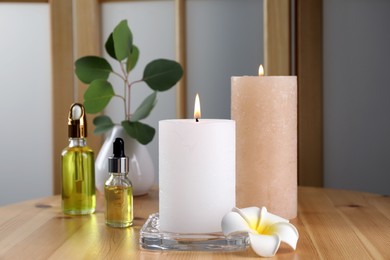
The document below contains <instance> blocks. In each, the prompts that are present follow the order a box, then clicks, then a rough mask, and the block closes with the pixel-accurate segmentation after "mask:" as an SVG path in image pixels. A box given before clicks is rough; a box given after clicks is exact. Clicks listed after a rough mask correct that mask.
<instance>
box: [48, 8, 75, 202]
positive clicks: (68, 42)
mask: <svg viewBox="0 0 390 260" xmlns="http://www.w3.org/2000/svg"><path fill="white" fill-rule="evenodd" d="M49 4H50V20H51V46H52V70H53V71H52V85H53V87H52V91H53V93H52V95H53V103H52V104H53V112H52V113H53V115H52V117H53V139H52V140H53V159H52V161H53V192H54V194H59V193H60V192H61V186H60V176H61V172H60V169H61V166H60V156H61V151H62V150H63V149H64V148H65V147H66V146H67V145H68V126H67V118H68V113H69V108H70V105H71V104H72V103H73V102H74V88H73V86H74V75H73V31H72V1H62V0H50V1H49Z"/></svg>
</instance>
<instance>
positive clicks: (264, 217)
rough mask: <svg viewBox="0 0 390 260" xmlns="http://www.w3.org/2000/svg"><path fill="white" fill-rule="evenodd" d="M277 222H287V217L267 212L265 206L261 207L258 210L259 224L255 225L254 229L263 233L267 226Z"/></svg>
mask: <svg viewBox="0 0 390 260" xmlns="http://www.w3.org/2000/svg"><path fill="white" fill-rule="evenodd" d="M279 222H284V223H289V221H288V219H285V218H282V217H279V216H278V215H275V214H272V213H269V212H268V211H267V209H266V208H265V207H262V208H261V212H260V221H259V225H258V226H257V229H256V230H257V232H258V233H259V234H263V233H264V232H265V229H266V228H267V227H268V226H271V225H273V224H275V223H279Z"/></svg>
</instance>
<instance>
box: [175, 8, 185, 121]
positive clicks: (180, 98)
mask: <svg viewBox="0 0 390 260" xmlns="http://www.w3.org/2000/svg"><path fill="white" fill-rule="evenodd" d="M186 20H187V18H186V1H185V0H175V27H176V28H175V39H176V48H175V49H176V60H177V61H178V62H179V63H180V64H181V66H182V67H183V77H182V78H181V79H180V81H179V82H178V83H177V85H176V118H187V54H186V53H187V41H186V40H187V34H186V32H187V29H186V24H187V23H186Z"/></svg>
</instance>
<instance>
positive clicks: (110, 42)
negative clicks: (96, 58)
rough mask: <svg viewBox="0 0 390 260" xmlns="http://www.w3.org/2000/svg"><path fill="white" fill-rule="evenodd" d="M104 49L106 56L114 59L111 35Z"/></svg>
mask: <svg viewBox="0 0 390 260" xmlns="http://www.w3.org/2000/svg"><path fill="white" fill-rule="evenodd" d="M104 47H105V48H106V51H107V53H108V55H110V57H111V58H113V59H116V56H115V48H114V39H113V38H112V33H111V34H110V36H108V38H107V41H106V44H105V45H104Z"/></svg>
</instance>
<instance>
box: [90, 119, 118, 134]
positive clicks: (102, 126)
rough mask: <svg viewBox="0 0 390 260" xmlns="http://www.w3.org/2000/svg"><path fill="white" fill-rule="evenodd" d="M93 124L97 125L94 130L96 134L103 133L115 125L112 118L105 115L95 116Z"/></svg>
mask: <svg viewBox="0 0 390 260" xmlns="http://www.w3.org/2000/svg"><path fill="white" fill-rule="evenodd" d="M93 124H94V125H95V130H94V131H93V133H94V134H102V133H104V132H107V131H108V130H110V129H111V128H113V127H114V125H115V124H114V123H113V122H112V120H111V118H110V117H109V116H105V115H101V116H97V117H95V118H94V119H93Z"/></svg>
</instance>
